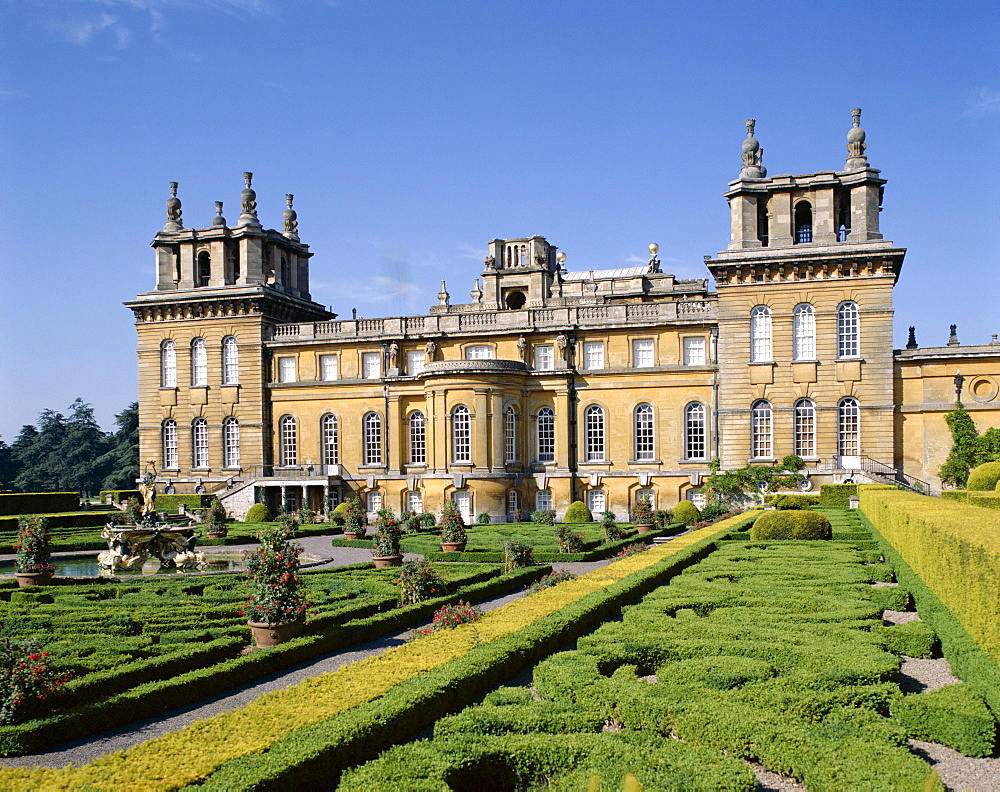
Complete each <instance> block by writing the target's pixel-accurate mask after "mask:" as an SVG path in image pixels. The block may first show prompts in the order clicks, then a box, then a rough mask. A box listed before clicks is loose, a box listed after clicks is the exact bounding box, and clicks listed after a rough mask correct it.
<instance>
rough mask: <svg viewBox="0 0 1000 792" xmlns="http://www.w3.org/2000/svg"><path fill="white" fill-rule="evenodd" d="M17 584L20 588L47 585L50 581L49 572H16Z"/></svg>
mask: <svg viewBox="0 0 1000 792" xmlns="http://www.w3.org/2000/svg"><path fill="white" fill-rule="evenodd" d="M15 575H16V576H17V585H18V586H20V587H21V588H27V587H28V586H47V585H49V583H51V582H52V573H51V572H16V573H15Z"/></svg>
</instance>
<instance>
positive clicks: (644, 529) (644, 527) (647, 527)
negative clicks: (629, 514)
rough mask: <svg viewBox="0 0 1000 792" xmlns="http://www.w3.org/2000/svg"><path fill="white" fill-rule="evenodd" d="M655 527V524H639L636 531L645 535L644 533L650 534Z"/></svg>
mask: <svg viewBox="0 0 1000 792" xmlns="http://www.w3.org/2000/svg"><path fill="white" fill-rule="evenodd" d="M655 527H656V526H655V525H653V523H637V524H636V526H635V530H636V533H641V534H644V533H649V532H650V531H652V530H653V528H655Z"/></svg>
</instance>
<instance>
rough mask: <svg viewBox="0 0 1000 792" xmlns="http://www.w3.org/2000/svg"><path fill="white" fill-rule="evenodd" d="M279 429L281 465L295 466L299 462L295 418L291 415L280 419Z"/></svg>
mask: <svg viewBox="0 0 1000 792" xmlns="http://www.w3.org/2000/svg"><path fill="white" fill-rule="evenodd" d="M279 427H280V430H281V431H280V437H279V440H280V445H281V456H280V459H281V464H282V465H284V466H286V467H289V466H292V465H297V464H298V462H299V440H298V427H297V426H296V424H295V418H293V417H292V416H291V415H286V416H285V417H284V418H282V419H281V422H280V423H279Z"/></svg>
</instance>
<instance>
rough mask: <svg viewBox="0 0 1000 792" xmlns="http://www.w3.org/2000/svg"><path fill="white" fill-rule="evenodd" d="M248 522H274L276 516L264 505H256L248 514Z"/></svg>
mask: <svg viewBox="0 0 1000 792" xmlns="http://www.w3.org/2000/svg"><path fill="white" fill-rule="evenodd" d="M246 522H274V516H273V515H272V514H271V512H269V511H268V510H267V506H265V505H264V504H263V503H255V504H254V505H253V506H251V507H250V510H249V511H248V512H247V516H246Z"/></svg>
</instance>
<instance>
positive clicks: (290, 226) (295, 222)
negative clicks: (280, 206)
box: [282, 193, 299, 242]
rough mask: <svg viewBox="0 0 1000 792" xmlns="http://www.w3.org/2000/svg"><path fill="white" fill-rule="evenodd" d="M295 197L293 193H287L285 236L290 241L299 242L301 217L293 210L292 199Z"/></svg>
mask: <svg viewBox="0 0 1000 792" xmlns="http://www.w3.org/2000/svg"><path fill="white" fill-rule="evenodd" d="M294 198H295V196H294V195H292V194H291V193H285V203H286V204H288V208H287V209H285V212H284V214H283V215H282V218H283V219H284V221H285V236H286V237H288V238H289V239H291V240H293V241H295V242H298V241H299V216H298V214H296V212H295V210H294V209H292V199H294Z"/></svg>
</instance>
